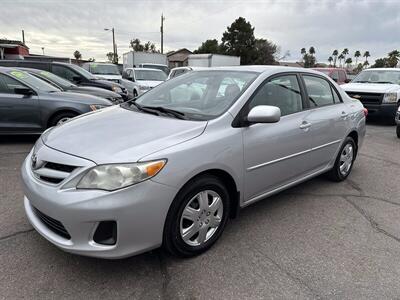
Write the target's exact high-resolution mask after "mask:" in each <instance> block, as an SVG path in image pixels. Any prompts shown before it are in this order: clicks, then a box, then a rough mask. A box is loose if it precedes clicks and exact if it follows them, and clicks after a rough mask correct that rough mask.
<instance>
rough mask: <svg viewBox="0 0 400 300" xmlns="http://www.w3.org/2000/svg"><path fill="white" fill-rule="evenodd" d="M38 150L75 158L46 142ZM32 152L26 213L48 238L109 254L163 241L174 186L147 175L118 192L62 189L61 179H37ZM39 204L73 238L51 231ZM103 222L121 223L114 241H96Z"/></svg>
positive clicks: (72, 248) (68, 247)
mask: <svg viewBox="0 0 400 300" xmlns="http://www.w3.org/2000/svg"><path fill="white" fill-rule="evenodd" d="M38 152H41V153H40V155H41V156H42V157H43V156H46V157H51V160H52V161H54V162H55V163H58V162H59V161H61V162H63V163H66V162H67V161H68V160H69V159H73V160H76V157H74V156H70V155H68V154H64V153H61V152H58V151H55V150H53V149H50V148H48V147H46V146H42V148H41V149H40V150H39V151H38ZM31 155H32V153H30V154H29V155H28V157H27V158H26V160H25V162H24V164H23V166H22V179H23V180H22V181H23V188H24V193H25V198H24V206H25V212H26V215H27V217H28V219H29V221H30V223H31V224H32V226H33V227H34V228H35V229H36V230H37V231H38V232H39V233H40V234H41V235H42V236H43V237H45V238H46V239H47V240H48V241H50V242H51V243H53V244H54V245H56V246H57V247H59V248H61V249H63V250H65V251H67V252H71V253H76V254H80V255H85V256H94V257H100V258H110V259H112V258H123V257H127V256H131V255H135V254H139V253H142V252H145V251H148V250H151V249H154V248H157V247H159V246H160V245H161V244H162V235H163V228H164V222H165V218H166V215H167V212H168V209H169V207H170V204H171V202H172V200H173V199H174V197H175V195H176V192H177V191H176V190H175V189H174V188H171V187H168V186H165V185H163V184H159V183H156V182H154V181H151V180H147V181H144V182H142V183H139V184H137V185H133V186H131V187H128V188H125V189H121V190H118V191H114V192H106V191H98V190H77V189H75V188H69V189H62V188H61V187H62V186H63V183H60V184H56V185H54V184H49V183H45V182H43V181H41V180H40V179H37V178H36V176H35V175H34V174H33V172H32V169H31V163H30V162H31ZM65 180H66V181H68V178H66V179H65ZM35 209H36V210H39V211H40V212H41V213H43V214H45V215H47V216H49V217H50V218H52V219H54V220H57V221H59V222H61V223H62V225H63V226H64V227H65V229H66V230H67V231H68V234H69V235H70V238H69V239H68V238H65V237H62V236H61V235H59V234H57V233H55V232H54V231H52V230H50V229H49V227H48V226H46V224H45V223H44V222H43V220H42V219H41V218H40V217H39V216H38V215H37V213H35ZM102 221H115V222H116V223H117V241H116V244H115V245H104V244H98V243H96V242H94V240H93V235H94V232H95V230H96V228H97V226H98V224H99V222H102Z"/></svg>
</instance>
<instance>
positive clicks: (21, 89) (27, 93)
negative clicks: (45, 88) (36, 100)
mask: <svg viewBox="0 0 400 300" xmlns="http://www.w3.org/2000/svg"><path fill="white" fill-rule="evenodd" d="M14 93H16V94H18V95H25V96H30V95H33V94H34V92H33V91H32V90H31V89H30V88H27V87H18V88H14Z"/></svg>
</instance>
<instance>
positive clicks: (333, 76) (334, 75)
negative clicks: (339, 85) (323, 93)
mask: <svg viewBox="0 0 400 300" xmlns="http://www.w3.org/2000/svg"><path fill="white" fill-rule="evenodd" d="M331 78H332V79H333V80H335V81H338V80H339V74H338V71H333V72H332V73H331Z"/></svg>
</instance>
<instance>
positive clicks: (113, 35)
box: [104, 27, 118, 64]
mask: <svg viewBox="0 0 400 300" xmlns="http://www.w3.org/2000/svg"><path fill="white" fill-rule="evenodd" d="M104 30H105V31H110V29H109V28H104ZM111 32H112V39H113V61H112V62H113V63H114V64H117V63H118V53H117V45H116V44H115V32H114V27H113V28H111Z"/></svg>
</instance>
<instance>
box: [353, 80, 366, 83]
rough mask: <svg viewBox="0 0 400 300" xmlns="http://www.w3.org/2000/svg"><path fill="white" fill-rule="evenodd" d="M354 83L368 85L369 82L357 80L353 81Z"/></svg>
mask: <svg viewBox="0 0 400 300" xmlns="http://www.w3.org/2000/svg"><path fill="white" fill-rule="evenodd" d="M353 82H354V83H367V82H369V81H367V80H357V81H353Z"/></svg>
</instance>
